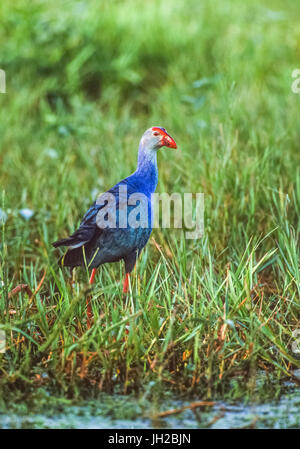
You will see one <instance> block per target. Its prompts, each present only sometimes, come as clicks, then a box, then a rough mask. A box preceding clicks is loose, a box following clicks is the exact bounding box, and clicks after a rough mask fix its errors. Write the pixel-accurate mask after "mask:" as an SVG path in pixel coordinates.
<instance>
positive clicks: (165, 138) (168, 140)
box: [152, 127, 177, 148]
mask: <svg viewBox="0 0 300 449" xmlns="http://www.w3.org/2000/svg"><path fill="white" fill-rule="evenodd" d="M152 131H157V132H159V133H160V134H161V135H162V143H163V146H165V147H168V148H177V145H176V142H175V140H174V139H173V138H172V137H171V136H170V135H169V134H168V133H167V132H166V131H164V130H162V129H161V128H156V127H153V128H152Z"/></svg>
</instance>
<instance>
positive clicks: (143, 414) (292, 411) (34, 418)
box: [0, 370, 300, 429]
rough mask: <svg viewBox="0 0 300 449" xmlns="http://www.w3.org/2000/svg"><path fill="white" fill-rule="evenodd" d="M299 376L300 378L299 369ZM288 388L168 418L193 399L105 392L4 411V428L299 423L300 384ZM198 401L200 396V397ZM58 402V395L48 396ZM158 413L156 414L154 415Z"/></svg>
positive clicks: (271, 425) (1, 420)
mask: <svg viewBox="0 0 300 449" xmlns="http://www.w3.org/2000/svg"><path fill="white" fill-rule="evenodd" d="M297 375H298V376H299V377H300V370H298V372H297ZM285 387H286V388H285V393H284V394H282V395H281V396H280V398H279V399H278V400H272V401H269V402H265V403H251V404H244V403H242V402H233V403H228V402H217V403H216V404H215V405H214V406H210V407H205V408H197V409H194V410H191V409H187V410H184V411H182V412H179V413H176V414H172V415H170V416H166V417H163V418H158V417H157V414H158V413H160V412H162V411H165V410H170V409H177V411H178V410H180V408H182V407H184V406H187V405H189V404H190V402H191V401H182V400H180V401H179V400H171V399H167V400H164V401H162V402H161V403H156V404H155V407H154V406H153V404H152V403H150V402H147V398H145V397H144V398H139V399H137V398H133V397H128V396H126V397H125V396H119V395H116V396H109V395H102V396H101V399H98V400H97V401H88V402H82V403H80V404H79V405H71V404H70V403H68V401H65V400H62V401H61V403H60V405H59V407H58V408H57V407H54V409H53V408H51V407H49V410H48V411H47V412H45V408H47V407H43V412H42V413H39V412H35V413H32V414H30V413H29V414H28V409H27V410H26V411H25V409H24V411H23V412H22V407H21V409H20V410H19V411H18V412H17V413H16V412H9V411H7V410H6V411H4V410H2V411H0V427H1V428H47V429H49V428H52V429H53V428H55V429H61V428H74V429H76V428H77V429H78V428H79V429H102V428H123V429H135V428H169V429H176V428H186V429H188V428H227V429H228V428H229V429H230V428H249V427H250V428H274V429H282V428H300V389H299V387H297V384H295V383H286V385H285ZM193 400H195V401H197V400H198V401H199V398H194V399H193ZM49 401H50V402H51V403H53V397H51V398H50V397H49ZM155 415H156V417H155V418H153V416H155Z"/></svg>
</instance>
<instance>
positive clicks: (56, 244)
mask: <svg viewBox="0 0 300 449" xmlns="http://www.w3.org/2000/svg"><path fill="white" fill-rule="evenodd" d="M78 243H79V242H78V240H77V239H75V238H72V237H68V238H66V239H61V240H56V242H53V243H52V246H54V248H58V247H59V246H72V245H76V244H78Z"/></svg>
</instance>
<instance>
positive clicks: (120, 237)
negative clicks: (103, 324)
mask: <svg viewBox="0 0 300 449" xmlns="http://www.w3.org/2000/svg"><path fill="white" fill-rule="evenodd" d="M163 146H166V147H169V148H177V145H176V143H175V141H174V139H172V137H171V136H169V134H168V133H167V131H166V130H165V129H164V128H161V127H156V126H155V127H152V128H149V129H147V131H146V132H145V133H144V135H143V136H142V138H141V141H140V145H139V152H138V164H137V169H136V171H135V172H134V173H133V174H132V175H130V176H128V177H127V178H125V179H123V180H122V181H120V182H119V183H118V184H116V185H115V186H114V187H112V188H111V189H110V190H108V191H107V192H105V193H104V194H103V195H100V196H99V198H98V199H97V200H96V201H95V202H94V204H93V205H92V206H91V207H90V208H89V210H88V211H87V212H86V214H85V216H84V217H83V220H82V222H81V223H80V226H79V228H78V229H77V230H76V231H75V232H74V233H73V234H72V235H71V236H70V237H68V238H65V239H61V240H58V241H56V242H54V243H53V246H54V247H55V248H56V247H59V246H67V247H68V250H67V252H66V253H65V255H64V256H63V257H61V259H60V260H59V264H60V265H61V266H67V267H71V269H72V268H74V267H76V266H87V267H88V268H92V274H91V277H90V284H92V283H93V282H94V277H95V273H96V269H97V267H98V266H99V265H102V264H103V263H106V262H117V261H119V260H121V259H123V260H124V262H125V272H126V275H125V280H124V283H123V292H124V293H127V291H128V282H129V274H130V272H131V271H132V270H133V268H134V266H135V263H136V259H137V257H138V255H139V253H140V252H141V250H142V249H143V248H144V246H145V245H146V243H147V241H148V240H149V237H150V234H151V231H152V223H151V217H152V205H151V194H152V193H154V191H155V189H156V186H157V181H158V170H157V150H158V149H159V148H161V147H163ZM121 189H123V190H122V191H121ZM120 192H122V195H123V192H125V196H123V199H121V198H120V196H121V194H120ZM133 194H141V196H142V198H145V199H146V203H147V204H146V208H145V207H144V210H143V209H142V211H143V214H144V215H146V222H145V220H143V219H144V218H145V217H140V223H142V222H143V225H140V226H136V224H134V225H133V226H131V225H130V223H129V221H130V220H126V224H125V226H124V222H122V225H121V220H122V218H121V216H122V211H125V214H126V215H127V217H126V218H129V217H130V213H131V212H132V210H133V209H134V205H133V203H132V201H130V196H131V195H133ZM112 196H113V199H114V201H111V202H110V203H109V200H110V199H111V198H112ZM124 199H125V202H126V208H124ZM137 199H138V202H137V201H135V206H136V205H137V204H138V203H139V204H140V202H141V201H140V200H139V197H138V198H137ZM113 208H114V209H115V210H113ZM101 214H102V215H101ZM108 214H110V217H112V218H115V220H112V221H109V220H108V221H106V220H105V217H106V218H107V217H108ZM140 215H142V213H141V214H140ZM123 218H124V217H123ZM108 223H110V225H108ZM111 223H113V224H114V225H113V226H112V225H111ZM87 305H88V316H91V309H90V308H89V307H90V306H89V302H88V301H87Z"/></svg>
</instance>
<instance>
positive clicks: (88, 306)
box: [86, 268, 96, 329]
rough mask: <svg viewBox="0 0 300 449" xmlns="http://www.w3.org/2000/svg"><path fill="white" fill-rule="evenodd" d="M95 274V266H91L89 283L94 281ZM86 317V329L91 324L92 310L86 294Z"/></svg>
mask: <svg viewBox="0 0 300 449" xmlns="http://www.w3.org/2000/svg"><path fill="white" fill-rule="evenodd" d="M95 274H96V268H93V270H92V274H91V277H90V280H89V284H90V285H91V284H93V283H94V279H95ZM86 317H87V320H86V322H87V327H88V329H90V327H91V325H92V318H93V312H92V307H91V304H90V297H89V296H88V297H87V298H86Z"/></svg>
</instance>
